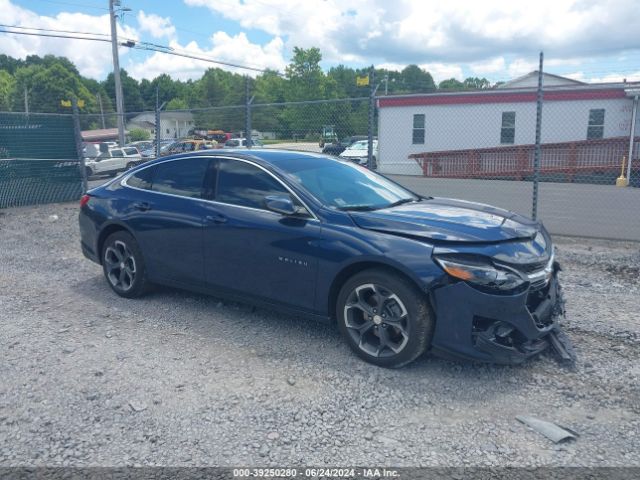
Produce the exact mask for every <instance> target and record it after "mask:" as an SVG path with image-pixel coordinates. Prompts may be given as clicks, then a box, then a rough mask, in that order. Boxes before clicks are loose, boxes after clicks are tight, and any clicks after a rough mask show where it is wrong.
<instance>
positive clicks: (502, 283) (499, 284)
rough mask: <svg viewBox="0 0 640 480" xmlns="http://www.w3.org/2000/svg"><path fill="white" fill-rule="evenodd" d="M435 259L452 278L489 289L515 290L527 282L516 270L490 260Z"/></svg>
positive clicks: (464, 258)
mask: <svg viewBox="0 0 640 480" xmlns="http://www.w3.org/2000/svg"><path fill="white" fill-rule="evenodd" d="M433 259H434V260H435V261H436V263H437V264H438V265H440V267H442V269H443V270H444V271H445V272H447V273H448V274H449V275H451V276H452V277H454V278H457V279H459V280H464V281H465V282H468V283H470V284H472V285H476V286H480V287H484V288H488V289H495V290H513V289H514V288H518V287H520V286H521V285H524V284H525V283H526V282H527V280H526V279H524V278H523V277H522V276H521V275H520V274H519V273H518V272H516V271H515V270H510V269H507V268H506V267H497V266H495V265H494V264H493V263H491V261H490V260H489V259H483V258H470V257H454V256H438V257H433Z"/></svg>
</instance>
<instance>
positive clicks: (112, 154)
mask: <svg viewBox="0 0 640 480" xmlns="http://www.w3.org/2000/svg"><path fill="white" fill-rule="evenodd" d="M142 161H143V160H142V155H140V152H139V151H138V149H137V148H136V147H124V148H111V149H109V150H108V151H106V152H102V153H101V154H100V155H98V157H96V158H95V159H86V160H85V163H84V164H85V170H86V173H87V177H92V176H94V175H116V174H118V173H120V172H124V171H125V170H128V169H130V168H131V167H135V166H136V165H138V164H139V163H141V162H142Z"/></svg>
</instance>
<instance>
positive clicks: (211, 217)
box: [204, 213, 227, 224]
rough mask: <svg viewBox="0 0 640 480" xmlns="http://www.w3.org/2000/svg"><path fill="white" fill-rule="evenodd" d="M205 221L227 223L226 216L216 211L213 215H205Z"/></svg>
mask: <svg viewBox="0 0 640 480" xmlns="http://www.w3.org/2000/svg"><path fill="white" fill-rule="evenodd" d="M204 218H205V220H206V221H207V223H217V224H220V223H227V217H225V216H224V215H222V214H220V213H216V214H215V215H207V216H206V217H204Z"/></svg>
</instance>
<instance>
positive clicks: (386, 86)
mask: <svg viewBox="0 0 640 480" xmlns="http://www.w3.org/2000/svg"><path fill="white" fill-rule="evenodd" d="M384 94H385V95H388V94H389V74H388V73H385V74H384Z"/></svg>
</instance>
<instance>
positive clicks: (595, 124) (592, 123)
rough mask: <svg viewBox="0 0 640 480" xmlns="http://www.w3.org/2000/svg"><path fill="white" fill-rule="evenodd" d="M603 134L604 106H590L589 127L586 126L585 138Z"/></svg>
mask: <svg viewBox="0 0 640 480" xmlns="http://www.w3.org/2000/svg"><path fill="white" fill-rule="evenodd" d="M603 136H604V108H592V109H591V110H589V127H588V128H587V140H594V139H596V138H602V137H603Z"/></svg>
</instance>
